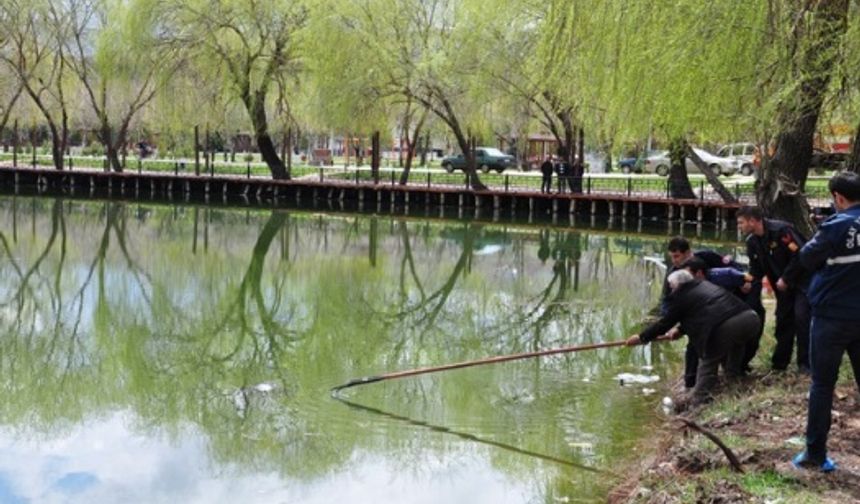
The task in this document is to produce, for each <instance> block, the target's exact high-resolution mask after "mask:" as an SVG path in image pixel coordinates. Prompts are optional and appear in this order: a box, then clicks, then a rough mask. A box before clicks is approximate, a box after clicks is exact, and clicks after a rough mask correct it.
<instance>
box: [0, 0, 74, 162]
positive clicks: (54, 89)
mask: <svg viewBox="0 0 860 504" xmlns="http://www.w3.org/2000/svg"><path fill="white" fill-rule="evenodd" d="M0 32H2V33H3V35H2V36H0V37H2V42H3V44H2V50H0V61H2V63H3V64H4V65H3V66H4V68H3V71H4V72H8V74H11V75H12V76H13V79H14V80H15V81H17V85H19V86H21V88H22V89H23V91H24V93H25V94H26V95H27V97H28V98H29V102H30V104H31V105H32V106H33V107H35V108H36V109H37V110H38V112H39V115H41V118H42V120H44V122H45V124H46V125H47V127H48V130H49V131H50V132H51V157H52V160H53V164H54V167H55V168H56V169H58V170H62V169H63V155H64V153H65V151H66V147H67V145H68V142H69V123H70V120H71V116H72V113H73V109H74V106H73V95H74V88H73V82H72V77H71V75H70V71H69V68H68V65H67V61H66V54H65V42H66V41H67V37H68V34H69V19H68V17H67V16H66V15H65V12H64V11H63V10H62V9H61V8H60V6H58V5H55V4H54V3H52V2H48V1H41V0H36V1H30V2H23V1H20V0H2V1H0ZM7 119H8V118H7ZM33 129H34V130H35V120H34V126H33ZM34 144H35V138H34Z"/></svg>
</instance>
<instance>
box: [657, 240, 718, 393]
mask: <svg viewBox="0 0 860 504" xmlns="http://www.w3.org/2000/svg"><path fill="white" fill-rule="evenodd" d="M666 249H667V250H668V251H669V261H670V264H668V265H667V267H666V277H665V278H664V279H663V291H662V292H661V293H660V315H665V314H666V310H667V301H666V299H667V298H668V297H669V293H670V292H671V289H669V275H670V274H672V273H673V272H675V271H677V270H679V269H682V268H683V264H684V263H685V262H687V261H689V260H690V259H692V258H694V257H697V258H699V259H701V260H702V261H704V262H705V264H707V266H708V267H709V268H722V267H726V266H732V265H734V263H733V262H732V261H731V260H730V258H729V257H724V256H722V255H720V254H718V253H717V252H714V251H713V250H707V249H706V250H696V251H693V249H692V248H691V247H690V242H689V241H688V240H687V239H686V238H684V237H683V236H676V237H674V238H672V239H671V240H669V243H668V245H667V246H666ZM671 334H672V335H674V334H675V331H673V332H672V333H671ZM698 368H699V357H698V356H697V355H696V348H695V347H694V346H693V344H692V343H688V344H687V350H686V352H685V353H684V386H685V387H686V388H693V387H694V386H695V385H696V373H697V372H698Z"/></svg>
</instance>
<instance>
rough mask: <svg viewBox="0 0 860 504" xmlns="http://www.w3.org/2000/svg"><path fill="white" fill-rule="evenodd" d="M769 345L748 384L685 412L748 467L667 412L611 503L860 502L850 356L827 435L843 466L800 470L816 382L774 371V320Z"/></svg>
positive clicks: (859, 422) (858, 417)
mask: <svg viewBox="0 0 860 504" xmlns="http://www.w3.org/2000/svg"><path fill="white" fill-rule="evenodd" d="M769 320H770V321H772V320H773V317H772V316H771V317H769ZM762 343H763V344H762V349H761V350H759V354H758V355H757V356H756V359H755V361H754V362H753V365H754V372H753V376H752V378H751V379H750V380H749V381H748V382H746V383H744V384H742V385H738V386H734V387H732V388H727V389H726V390H723V391H722V393H721V394H720V395H719V396H718V398H717V399H716V400H715V401H714V402H713V403H712V404H710V405H708V406H707V407H705V408H703V409H701V410H698V411H694V412H689V413H685V416H686V417H688V418H690V419H691V420H693V421H695V422H696V423H698V424H699V425H701V426H702V427H703V428H705V429H706V430H707V431H709V432H711V433H713V434H714V435H716V436H717V437H718V438H719V439H720V440H722V442H724V443H725V444H726V445H727V446H728V447H729V448H730V449H731V450H732V451H733V452H734V454H735V455H736V456H737V457H738V459H739V460H740V462H741V464H742V469H743V471H744V472H743V473H739V472H736V471H734V470H733V469H732V468H731V465H730V463H729V461H728V459H727V457H726V456H725V454H724V453H723V452H722V451H721V449H720V448H719V447H718V446H717V445H716V444H715V443H713V442H712V441H710V440H708V439H707V438H706V437H705V436H703V435H701V434H699V433H695V432H692V431H690V430H689V429H687V428H685V427H683V426H682V424H681V422H679V421H678V420H677V419H674V418H673V417H672V416H667V417H666V421H665V423H664V424H663V427H662V428H661V432H659V433H658V435H657V436H655V438H654V439H652V440H651V441H650V442H651V443H652V444H651V445H650V446H649V450H647V451H650V453H651V457H650V458H649V459H648V461H647V462H640V465H639V466H638V467H635V468H634V470H633V474H634V476H632V477H631V478H630V479H628V480H627V481H626V482H625V483H624V484H622V485H620V486H619V487H618V488H616V489H615V491H614V492H613V493H612V495H611V496H610V501H611V502H631V503H676V502H677V503H687V502H690V503H692V502H714V503H716V502H721V503H733V502H738V503H740V502H744V503H747V502H761V503H776V502H780V503H822V502H825V503H829V502H832V503H845V502H860V396H858V391H857V386H856V384H855V381H854V376H853V374H852V372H851V366H850V364H849V363H848V359H847V357H846V358H845V359H844V362H843V365H842V369H841V370H840V379H839V383H838V385H837V389H836V395H835V397H834V405H833V427H832V428H831V432H830V438H829V441H828V448H829V450H830V456H831V458H833V459H834V460H835V461H836V462H837V464H838V465H839V470H837V471H836V472H834V473H831V474H827V475H825V474H821V473H818V472H811V471H800V470H797V469H794V468H793V467H792V465H791V463H790V460H791V457H793V456H794V455H795V454H796V453H798V452H800V451H801V450H803V448H804V439H803V434H804V429H805V426H806V397H807V393H808V390H809V383H810V380H809V378H808V377H806V376H803V375H800V374H798V373H796V372H795V371H793V370H790V371H787V372H782V373H772V372H769V358H770V355H771V352H772V350H773V326H772V324H769V327H768V328H767V329H766V331H765V335H764V337H763V342H762ZM790 369H792V368H790ZM640 460H641V459H640Z"/></svg>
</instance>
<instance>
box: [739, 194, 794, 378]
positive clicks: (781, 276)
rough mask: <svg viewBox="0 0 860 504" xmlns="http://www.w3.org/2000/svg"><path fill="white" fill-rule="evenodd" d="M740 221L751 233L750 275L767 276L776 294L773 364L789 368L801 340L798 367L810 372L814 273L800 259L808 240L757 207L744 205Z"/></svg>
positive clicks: (748, 239)
mask: <svg viewBox="0 0 860 504" xmlns="http://www.w3.org/2000/svg"><path fill="white" fill-rule="evenodd" d="M737 220H738V229H740V231H741V232H742V233H744V234H746V235H748V236H747V255H748V256H749V259H750V274H751V275H752V276H753V277H754V278H755V279H756V280H761V279H762V278H764V277H767V279H768V280H769V281H770V284H771V286H772V287H773V289H774V294H775V295H776V328H775V330H774V333H775V334H774V335H775V336H776V348H775V349H774V351H773V356H772V358H771V366H772V367H773V369H775V370H778V371H781V370H784V369H786V368H787V367H788V365H789V363H790V362H791V353H792V348H793V347H794V340H795V339H797V367H798V370H799V371H800V372H801V373H805V374H808V373H809V322H810V313H809V301H808V300H807V298H806V289H807V287H808V286H809V278H810V274H809V272H808V271H806V270H805V269H804V268H803V266H801V264H800V262H799V260H798V252H799V251H800V248H801V247H802V246H803V244H804V243H805V242H806V239H805V238H804V237H803V236H802V235H801V234H800V233H798V232H797V230H796V229H794V227H793V226H792V225H791V224H789V223H787V222H783V221H778V220H772V219H765V218H764V215H763V213H762V211H761V209H760V208H757V207H749V206H745V207H741V208H740V209H739V210H738V213H737ZM746 289H747V290H745V291H746V292H748V291H749V290H748V288H746Z"/></svg>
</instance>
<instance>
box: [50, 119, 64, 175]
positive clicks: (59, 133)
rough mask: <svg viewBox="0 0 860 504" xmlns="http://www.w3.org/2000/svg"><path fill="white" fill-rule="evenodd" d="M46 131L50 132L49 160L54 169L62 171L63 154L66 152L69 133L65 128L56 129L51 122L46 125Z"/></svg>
mask: <svg viewBox="0 0 860 504" xmlns="http://www.w3.org/2000/svg"><path fill="white" fill-rule="evenodd" d="M48 129H50V130H51V159H52V161H53V162H54V168H56V169H57V170H62V169H63V168H64V164H65V161H64V158H63V153H64V152H66V144H68V143H69V131H68V129H67V128H60V129H58V128H57V126H56V125H55V124H54V123H53V122H49V123H48Z"/></svg>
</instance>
